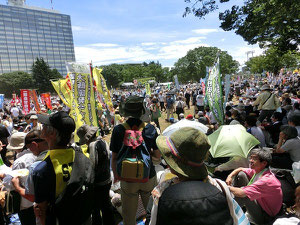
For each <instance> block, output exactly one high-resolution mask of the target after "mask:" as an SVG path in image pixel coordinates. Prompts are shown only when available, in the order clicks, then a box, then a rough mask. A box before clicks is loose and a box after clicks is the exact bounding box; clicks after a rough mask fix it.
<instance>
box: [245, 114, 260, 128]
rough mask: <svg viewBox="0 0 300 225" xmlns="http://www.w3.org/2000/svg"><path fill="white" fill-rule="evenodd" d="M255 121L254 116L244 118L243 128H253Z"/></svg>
mask: <svg viewBox="0 0 300 225" xmlns="http://www.w3.org/2000/svg"><path fill="white" fill-rule="evenodd" d="M256 122H257V119H256V117H255V116H246V118H245V126H246V127H255V126H256Z"/></svg>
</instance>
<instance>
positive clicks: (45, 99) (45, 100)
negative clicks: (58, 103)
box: [41, 93, 52, 110]
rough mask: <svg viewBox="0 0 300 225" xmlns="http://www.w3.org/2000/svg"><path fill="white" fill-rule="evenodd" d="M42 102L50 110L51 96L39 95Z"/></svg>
mask: <svg viewBox="0 0 300 225" xmlns="http://www.w3.org/2000/svg"><path fill="white" fill-rule="evenodd" d="M41 98H42V102H43V103H44V104H45V105H47V107H48V109H51V110H52V104H51V95H50V93H43V94H41Z"/></svg>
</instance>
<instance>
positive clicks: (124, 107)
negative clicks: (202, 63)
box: [119, 95, 145, 119]
mask: <svg viewBox="0 0 300 225" xmlns="http://www.w3.org/2000/svg"><path fill="white" fill-rule="evenodd" d="M119 111H120V115H121V116H123V117H133V118H137V119H140V118H141V116H142V115H143V114H144V113H145V107H144V98H142V97H139V96H135V95H132V96H129V97H128V98H127V99H126V100H125V101H124V102H121V104H120V106H119Z"/></svg>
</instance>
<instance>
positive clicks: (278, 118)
mask: <svg viewBox="0 0 300 225" xmlns="http://www.w3.org/2000/svg"><path fill="white" fill-rule="evenodd" d="M271 120H272V121H273V122H276V121H281V120H282V114H281V113H280V112H274V113H273V115H272V117H271Z"/></svg>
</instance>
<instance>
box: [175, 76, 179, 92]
mask: <svg viewBox="0 0 300 225" xmlns="http://www.w3.org/2000/svg"><path fill="white" fill-rule="evenodd" d="M174 81H175V87H176V89H177V90H180V86H179V82H178V77H177V75H175V76H174Z"/></svg>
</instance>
